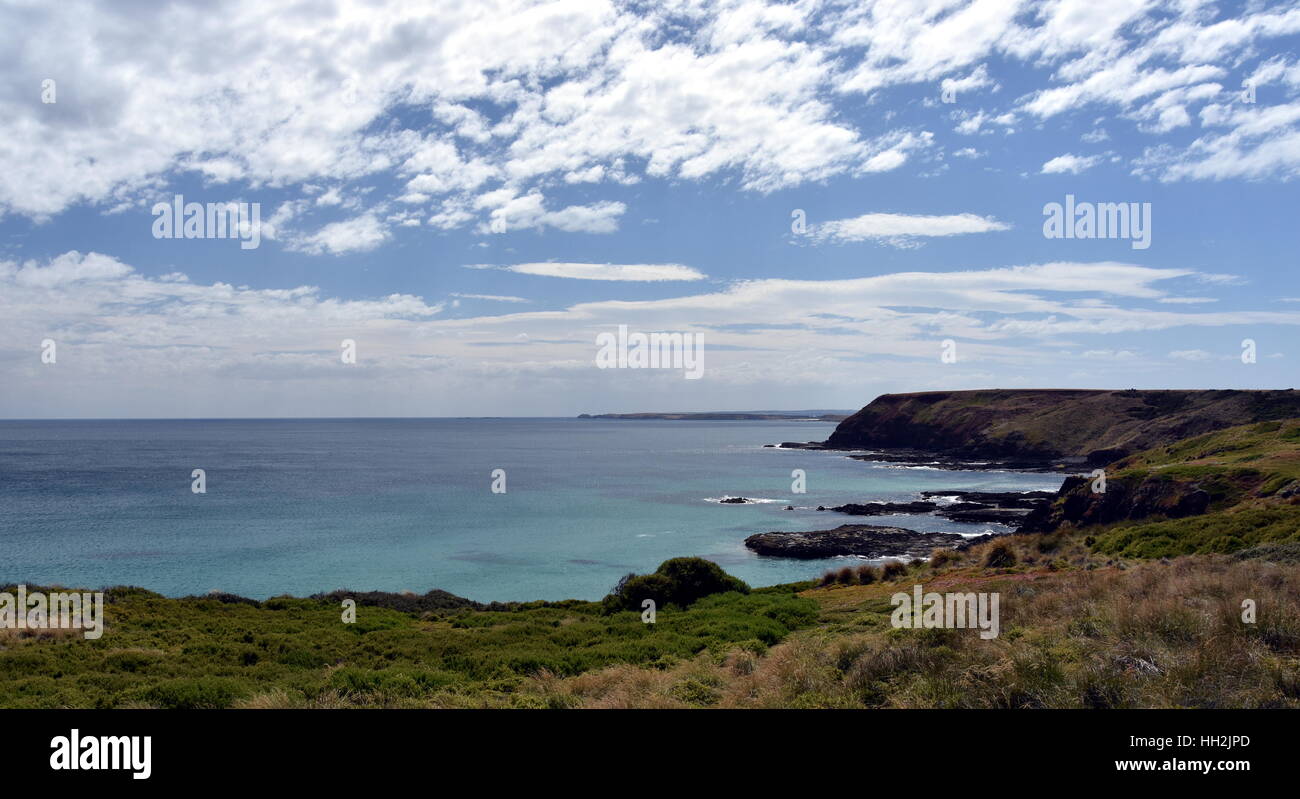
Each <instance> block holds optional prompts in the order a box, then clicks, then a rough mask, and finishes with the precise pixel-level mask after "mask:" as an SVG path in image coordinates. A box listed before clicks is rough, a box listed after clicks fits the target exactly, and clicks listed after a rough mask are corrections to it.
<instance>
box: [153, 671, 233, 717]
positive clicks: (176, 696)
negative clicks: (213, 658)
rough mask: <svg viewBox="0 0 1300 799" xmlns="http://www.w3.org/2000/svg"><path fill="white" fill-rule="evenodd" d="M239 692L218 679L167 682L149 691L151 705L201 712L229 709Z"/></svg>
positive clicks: (227, 682)
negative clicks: (203, 710) (204, 710)
mask: <svg viewBox="0 0 1300 799" xmlns="http://www.w3.org/2000/svg"><path fill="white" fill-rule="evenodd" d="M239 694H240V691H239V689H238V687H237V686H236V684H235V683H234V682H233V681H231V680H228V679H223V678H220V677H198V678H194V679H179V680H167V681H166V682H162V683H159V684H157V685H155V686H154V687H153V688H152V689H150V690H149V692H148V694H147V697H148V699H149V701H151V702H152V703H153V704H156V705H158V706H159V707H161V708H165V709H168V710H202V709H220V708H226V707H230V705H231V703H232V702H234V701H235V698H236V697H238V696H239Z"/></svg>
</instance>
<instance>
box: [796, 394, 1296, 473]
mask: <svg viewBox="0 0 1300 799" xmlns="http://www.w3.org/2000/svg"><path fill="white" fill-rule="evenodd" d="M1293 416H1300V394H1298V393H1297V392H1295V391H1291V390H1285V391H1208V390H1207V391H1136V390H1132V389H1130V390H1128V391H1089V390H1075V389H1025V390H1016V389H991V390H981V391H930V392H923V393H916V394H885V395H883V396H880V397H877V398H876V399H875V400H873V401H872V402H871V404H870V405H867V406H866V407H865V408H863V409H862V410H860V411H858V412H857V413H855V414H853V415H852V416H850V417H849V418H848V419H845V420H844V421H843V422H841V423H840V424H839V425H838V426H837V427H836V428H835V432H833V433H832V434H831V436H830V438H828V439H827V440H826V441H825V442H824V443H823V444H821V446H820V448H823V449H841V450H844V449H850V450H853V449H856V450H863V449H866V450H892V451H896V452H903V451H908V452H910V453H913V454H909V458H911V459H913V460H915V458H916V457H917V455H916V454H915V453H937V454H940V455H942V456H943V457H945V458H949V459H957V460H961V461H978V460H989V461H996V462H1002V463H1017V464H1025V463H1039V464H1044V465H1047V464H1055V463H1062V462H1063V463H1067V464H1068V463H1074V464H1079V465H1082V464H1087V465H1098V466H1099V465H1105V464H1107V463H1110V462H1112V461H1115V460H1118V459H1119V458H1122V457H1124V456H1125V455H1127V454H1129V453H1133V452H1137V451H1139V450H1144V449H1147V448H1150V447H1153V446H1157V445H1162V444H1168V443H1171V442H1173V441H1177V440H1180V439H1184V438H1187V437H1189V436H1195V435H1199V434H1202V433H1208V432H1211V431H1215V430H1220V429H1224V428H1227V427H1231V426H1233V425H1239V424H1243V423H1248V422H1257V421H1265V420H1273V419H1281V418H1285V417H1293ZM782 446H783V447H788V446H791V444H790V443H786V444H782ZM864 457H866V456H864Z"/></svg>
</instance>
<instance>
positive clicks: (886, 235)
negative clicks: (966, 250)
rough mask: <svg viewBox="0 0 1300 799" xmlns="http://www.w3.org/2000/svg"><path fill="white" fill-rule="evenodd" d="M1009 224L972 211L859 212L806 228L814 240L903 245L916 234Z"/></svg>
mask: <svg viewBox="0 0 1300 799" xmlns="http://www.w3.org/2000/svg"><path fill="white" fill-rule="evenodd" d="M1010 229H1011V226H1010V225H1008V224H1006V223H1004V222H999V221H998V220H996V219H994V218H992V217H984V216H977V215H975V214H951V215H948V216H924V215H911V214H863V215H862V216H858V217H854V218H852V219H839V220H834V221H831V222H824V223H822V224H820V225H815V226H813V227H812V229H811V230H810V231H809V233H810V234H811V236H812V238H813V240H814V241H817V242H825V241H831V242H848V241H866V240H874V241H881V242H885V243H888V244H894V245H896V246H907V245H908V244H910V243H912V242H913V241H914V240H915V239H918V238H929V237H936V236H960V235H965V234H969V233H989V232H993V231H1000V230H1010Z"/></svg>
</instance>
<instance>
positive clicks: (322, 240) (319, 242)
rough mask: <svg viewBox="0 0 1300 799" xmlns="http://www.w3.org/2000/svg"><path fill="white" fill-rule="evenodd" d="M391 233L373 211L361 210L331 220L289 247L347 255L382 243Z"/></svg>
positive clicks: (317, 253) (367, 249) (373, 247)
mask: <svg viewBox="0 0 1300 799" xmlns="http://www.w3.org/2000/svg"><path fill="white" fill-rule="evenodd" d="M390 236H391V234H390V233H389V232H388V229H387V228H385V227H384V224H383V223H382V222H381V221H379V219H378V218H376V217H375V215H374V214H362V215H361V216H357V217H353V218H352V219H347V220H344V221H342V222H331V223H330V224H328V225H326V226H325V227H323V228H321V229H320V230H318V231H316V232H315V233H312V234H311V235H308V236H304V237H302V238H299V239H296V240H294V241H293V242H292V243H291V244H290V249H295V250H301V251H303V252H307V253H311V254H313V255H320V254H322V253H329V254H330V255H344V254H346V253H352V252H368V251H370V250H373V249H375V248H376V247H378V246H379V245H380V244H383V243H384V242H385V241H387V240H388V239H389V238H390Z"/></svg>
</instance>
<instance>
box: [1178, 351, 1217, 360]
mask: <svg viewBox="0 0 1300 799" xmlns="http://www.w3.org/2000/svg"><path fill="white" fill-rule="evenodd" d="M1169 357H1170V358H1177V359H1178V360H1180V361H1208V360H1210V359H1212V358H1213V357H1214V356H1213V355H1212V354H1210V353H1208V352H1206V351H1205V350H1174V351H1173V352H1171V353H1169Z"/></svg>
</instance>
